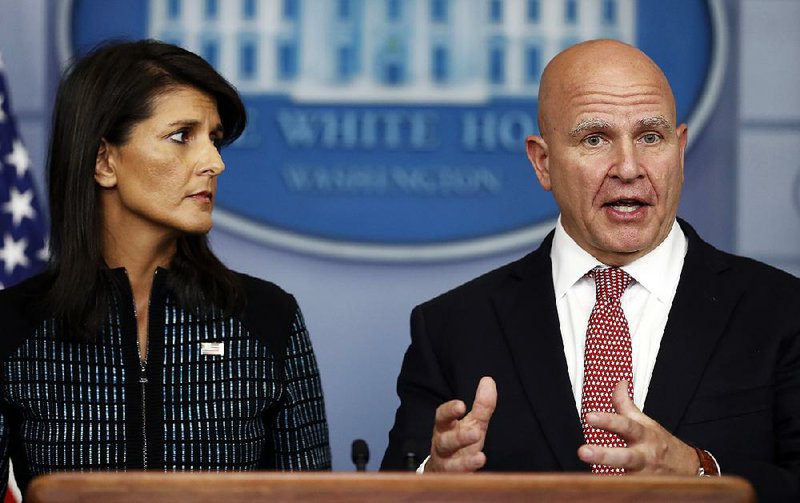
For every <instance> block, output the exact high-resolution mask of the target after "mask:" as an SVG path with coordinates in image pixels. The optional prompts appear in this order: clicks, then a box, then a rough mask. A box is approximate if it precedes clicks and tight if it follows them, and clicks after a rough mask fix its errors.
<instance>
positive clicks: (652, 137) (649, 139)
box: [642, 133, 661, 144]
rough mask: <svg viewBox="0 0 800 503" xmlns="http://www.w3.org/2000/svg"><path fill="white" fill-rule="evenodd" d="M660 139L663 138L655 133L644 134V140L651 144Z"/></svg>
mask: <svg viewBox="0 0 800 503" xmlns="http://www.w3.org/2000/svg"><path fill="white" fill-rule="evenodd" d="M659 140H661V138H660V137H659V136H658V135H657V134H655V133H648V134H646V135H644V136H642V141H643V142H645V143H649V144H653V143H658V142H659Z"/></svg>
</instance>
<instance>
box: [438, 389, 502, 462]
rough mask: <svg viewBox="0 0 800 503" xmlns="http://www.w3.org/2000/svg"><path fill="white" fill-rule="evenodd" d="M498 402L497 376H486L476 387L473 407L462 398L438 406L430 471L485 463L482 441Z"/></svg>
mask: <svg viewBox="0 0 800 503" xmlns="http://www.w3.org/2000/svg"><path fill="white" fill-rule="evenodd" d="M496 405H497V387H496V386H495V383H494V379H492V378H491V377H483V378H481V381H480V382H479V383H478V389H477V391H475V401H474V402H473V404H472V410H471V411H470V412H469V414H467V415H466V416H465V415H464V413H465V412H466V411H467V406H466V405H464V402H462V401H461V400H451V401H449V402H446V403H443V404H442V405H440V406H439V407H438V408H437V409H436V424H435V425H434V427H433V440H432V441H431V456H430V459H428V463H427V464H426V465H425V473H428V472H474V471H475V470H477V469H479V468H480V467H482V466H483V465H484V464H485V463H486V455H485V454H484V453H483V442H484V440H485V439H486V429H487V428H488V427H489V420H490V419H491V418H492V414H493V413H494V408H495V406H496Z"/></svg>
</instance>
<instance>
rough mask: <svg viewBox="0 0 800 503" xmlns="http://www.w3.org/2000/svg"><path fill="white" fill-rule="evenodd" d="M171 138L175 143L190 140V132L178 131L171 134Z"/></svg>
mask: <svg viewBox="0 0 800 503" xmlns="http://www.w3.org/2000/svg"><path fill="white" fill-rule="evenodd" d="M169 139H170V140H172V141H174V142H175V143H186V142H187V141H188V140H189V132H188V131H186V130H180V131H176V132H174V133H172V134H171V135H169Z"/></svg>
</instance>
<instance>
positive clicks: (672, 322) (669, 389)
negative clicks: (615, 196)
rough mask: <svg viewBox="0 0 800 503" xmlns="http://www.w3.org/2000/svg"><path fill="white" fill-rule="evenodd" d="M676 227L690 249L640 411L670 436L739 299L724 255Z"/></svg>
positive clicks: (691, 232) (686, 229)
mask: <svg viewBox="0 0 800 503" xmlns="http://www.w3.org/2000/svg"><path fill="white" fill-rule="evenodd" d="M680 224H681V227H682V228H683V230H684V232H685V233H686V235H687V237H688V238H689V248H688V251H687V253H686V259H685V260H684V265H683V270H682V271H681V279H680V282H679V283H678V289H677V291H676V293H675V299H674V300H673V302H672V308H671V310H670V313H669V319H668V320H667V326H666V328H665V329H664V337H663V338H662V339H661V347H660V348H659V351H658V356H657V358H656V364H655V367H654V369H653V377H652V378H651V380H650V387H649V389H648V391H647V399H646V402H645V406H644V413H645V414H647V415H648V416H650V417H651V418H653V419H654V420H656V421H658V422H659V423H660V424H661V425H662V426H663V427H664V428H666V429H667V430H668V431H670V432H674V431H675V430H676V429H677V427H678V425H679V424H680V420H681V418H682V417H683V414H684V412H685V411H686V408H687V406H688V404H689V402H690V401H691V399H692V397H693V396H694V394H695V391H696V389H697V386H698V384H699V382H700V379H701V378H702V376H703V372H704V370H705V368H706V364H707V362H708V360H709V358H711V355H712V353H713V351H714V347H715V346H716V343H717V340H718V339H719V337H720V335H721V334H722V332H723V330H724V328H725V325H726V323H727V320H728V318H729V317H730V316H731V313H732V311H733V309H734V307H735V305H736V302H737V301H738V299H739V296H740V295H741V291H740V289H738V288H737V287H736V286H735V285H733V284H729V282H728V281H726V276H725V275H724V274H723V272H724V270H725V269H727V267H728V266H727V261H726V259H725V256H724V255H723V254H721V253H720V252H718V251H717V250H715V249H714V248H712V247H711V246H710V245H708V244H707V243H705V242H703V241H702V240H701V239H700V238H699V236H697V234H696V233H695V232H694V229H692V228H691V227H689V225H688V224H686V223H685V222H683V221H680Z"/></svg>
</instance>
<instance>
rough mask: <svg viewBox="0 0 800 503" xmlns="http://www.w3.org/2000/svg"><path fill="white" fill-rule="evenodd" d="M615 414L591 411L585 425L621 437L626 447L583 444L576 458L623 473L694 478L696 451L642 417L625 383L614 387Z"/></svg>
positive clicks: (697, 464)
mask: <svg viewBox="0 0 800 503" xmlns="http://www.w3.org/2000/svg"><path fill="white" fill-rule="evenodd" d="M611 402H612V404H613V405H614V410H616V411H617V413H616V414H610V413H606V412H590V413H589V414H587V415H586V422H587V423H589V424H590V425H592V426H594V427H596V428H600V429H603V430H606V431H612V432H614V433H616V434H617V435H619V436H620V437H622V438H623V439H624V440H625V441H626V442H627V443H628V447H621V448H620V447H618V448H612V447H600V446H597V445H590V444H584V445H582V446H581V447H580V448H579V449H578V457H579V458H580V459H581V460H582V461H583V462H585V463H591V464H600V465H609V466H616V467H621V468H624V469H625V472H626V473H647V474H668V475H696V474H697V470H698V468H699V467H700V461H699V460H698V459H697V453H696V452H695V450H694V449H693V448H692V447H690V446H688V445H686V444H685V443H683V442H682V441H681V440H680V439H678V438H677V437H675V436H673V435H672V434H671V433H670V432H668V431H667V430H665V429H664V428H663V427H662V426H661V425H660V424H658V423H657V422H655V421H653V420H652V419H650V418H649V417H647V416H646V415H644V414H643V413H642V412H641V411H640V410H639V408H638V407H636V405H635V404H634V403H633V400H631V399H630V397H629V396H628V381H620V382H618V383H617V386H616V387H615V388H614V394H613V395H612V398H611Z"/></svg>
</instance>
